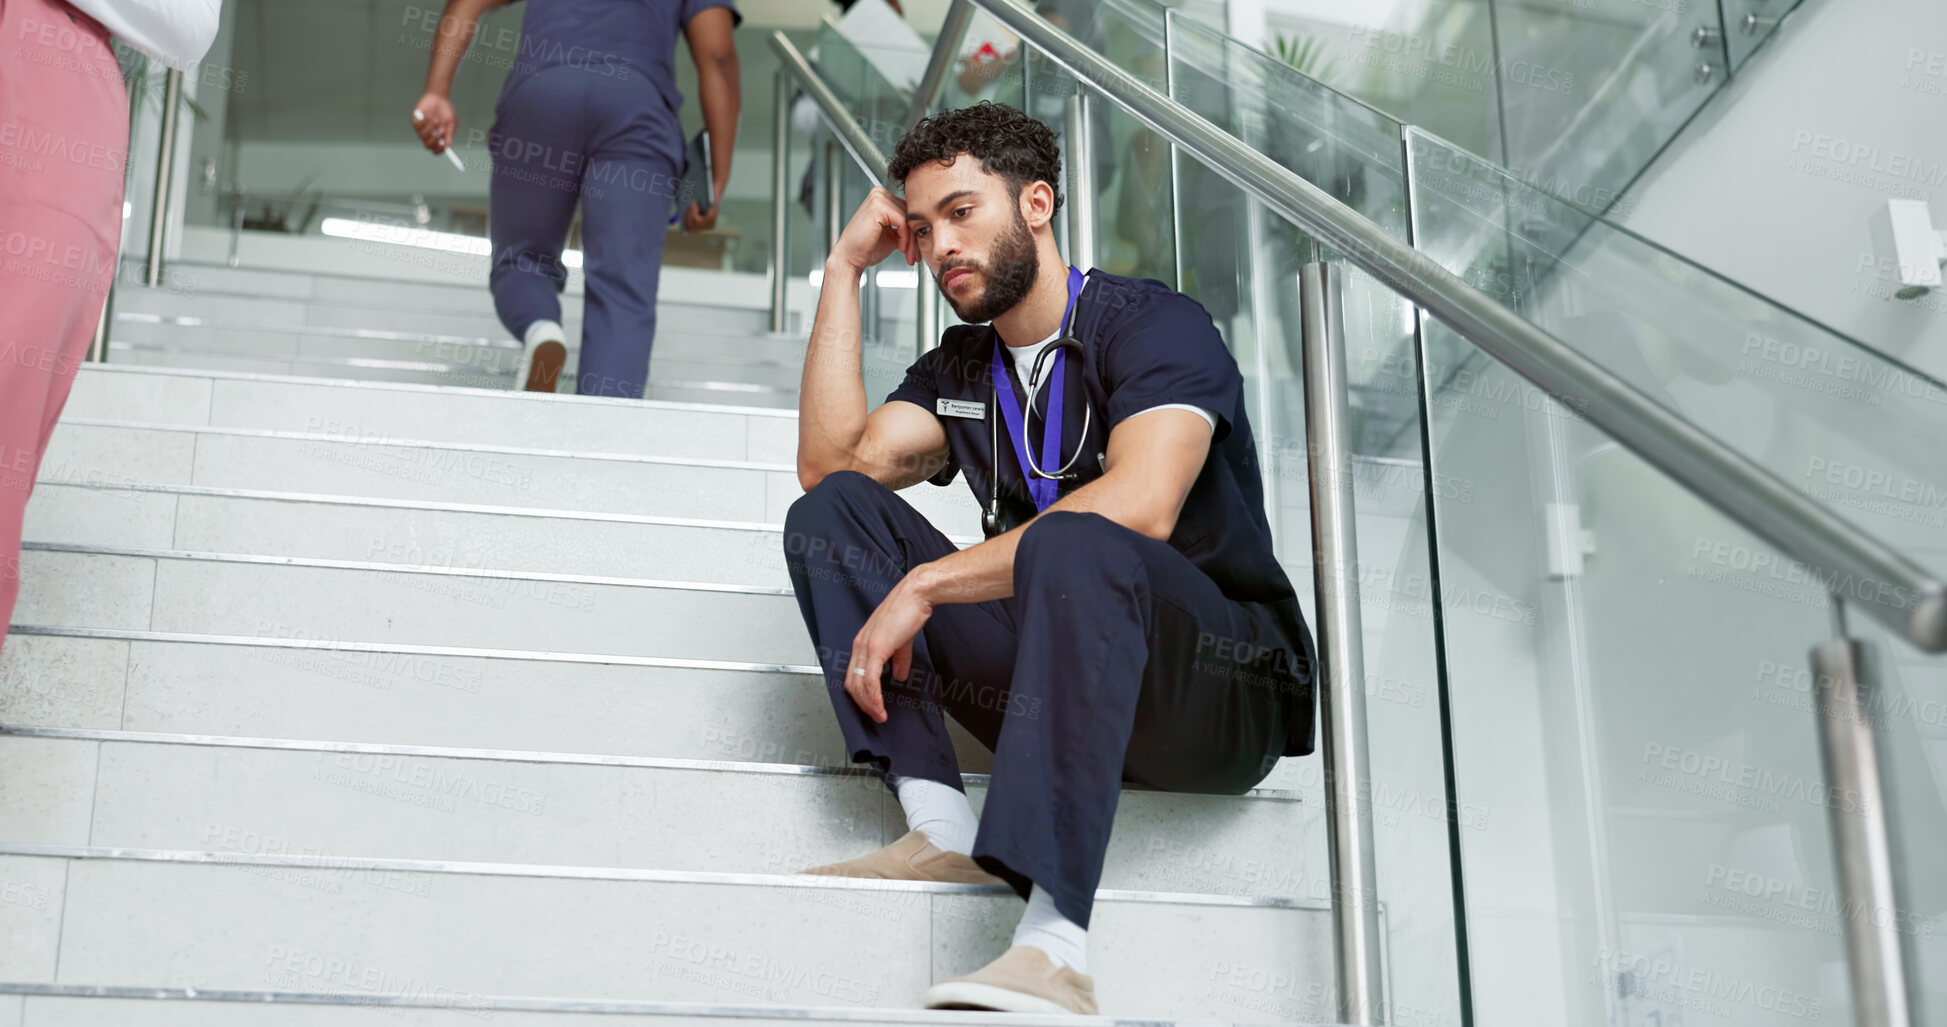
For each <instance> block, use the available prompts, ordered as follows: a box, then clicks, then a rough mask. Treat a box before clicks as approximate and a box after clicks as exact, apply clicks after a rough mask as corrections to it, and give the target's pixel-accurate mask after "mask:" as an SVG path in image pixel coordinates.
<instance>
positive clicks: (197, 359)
mask: <svg viewBox="0 0 1947 1027" xmlns="http://www.w3.org/2000/svg"><path fill="white" fill-rule="evenodd" d="M109 350H110V354H111V359H113V360H114V361H115V362H116V363H117V364H121V365H125V366H134V367H145V368H175V369H181V370H187V371H219V372H226V373H231V374H251V375H279V376H300V377H314V378H327V379H330V378H341V379H345V380H347V381H359V382H386V383H392V384H399V385H429V386H437V387H440V388H453V389H484V390H502V391H511V390H512V389H513V383H514V379H513V377H512V375H510V374H506V373H499V372H494V371H492V370H491V369H480V368H475V367H469V366H466V365H453V364H446V363H441V362H423V361H397V360H385V359H378V358H355V357H337V356H307V355H303V354H289V355H271V356H252V355H242V354H235V353H230V352H224V351H218V350H208V349H204V348H202V347H198V346H174V345H169V346H161V345H158V344H146V343H145V344H131V343H129V342H127V341H126V340H121V341H116V342H114V343H112V344H111V345H110V346H109ZM575 370H576V367H575V362H574V361H573V360H572V359H571V360H570V361H569V362H568V364H567V365H566V366H565V367H564V368H563V373H564V374H565V375H566V376H567V378H568V379H570V380H571V379H572V378H573V375H574V372H575ZM896 384H897V380H896V379H892V380H889V381H885V382H879V383H875V384H874V390H875V391H879V392H884V391H888V390H889V389H890V388H891V387H892V386H894V385H896ZM881 386H883V388H881ZM569 388H570V390H572V385H571V386H569ZM643 396H644V398H646V399H650V400H658V401H662V402H675V403H734V404H737V405H740V406H748V407H756V408H759V409H778V410H784V409H791V408H795V407H796V406H797V396H796V391H795V389H793V390H783V389H779V388H777V387H774V386H770V385H757V384H751V383H748V382H739V381H716V380H711V379H708V378H703V379H694V380H691V379H676V378H654V379H652V380H651V381H650V382H648V384H647V385H646V386H645V388H644V390H643Z"/></svg>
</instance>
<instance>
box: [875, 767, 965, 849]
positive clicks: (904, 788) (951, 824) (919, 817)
mask: <svg viewBox="0 0 1947 1027" xmlns="http://www.w3.org/2000/svg"><path fill="white" fill-rule="evenodd" d="M892 787H893V792H894V793H895V794H897V795H898V796H899V808H900V809H902V810H905V811H906V827H907V828H908V829H909V830H913V831H922V832H924V833H925V834H926V837H927V838H929V839H931V840H932V842H933V844H934V845H937V846H939V847H940V848H942V849H945V850H946V851H948V852H957V853H959V854H960V855H962V856H965V855H967V854H969V853H971V852H973V843H974V833H975V832H976V831H978V830H980V821H978V820H976V819H974V811H973V806H972V805H971V804H969V803H968V802H967V794H966V793H965V792H962V791H961V790H959V789H958V788H954V787H952V786H950V785H943V784H941V783H940V782H938V781H928V780H927V779H925V778H923V777H899V776H898V775H894V777H893V786H892Z"/></svg>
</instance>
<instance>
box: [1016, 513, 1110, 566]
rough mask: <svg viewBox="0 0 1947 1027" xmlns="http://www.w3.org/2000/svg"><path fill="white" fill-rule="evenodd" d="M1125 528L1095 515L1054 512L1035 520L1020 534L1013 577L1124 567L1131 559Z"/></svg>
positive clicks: (1099, 515)
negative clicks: (1089, 568)
mask: <svg viewBox="0 0 1947 1027" xmlns="http://www.w3.org/2000/svg"><path fill="white" fill-rule="evenodd" d="M1130 534H1131V532H1130V530H1129V529H1128V528H1125V527H1123V526H1122V525H1120V524H1117V523H1116V522H1114V521H1112V520H1110V519H1108V518H1107V517H1104V516H1102V515H1101V514H1097V513H1077V512H1075V511H1071V510H1056V511H1053V512H1050V513H1045V514H1042V515H1041V516H1040V517H1037V518H1035V520H1034V522H1033V523H1032V524H1029V525H1028V526H1027V528H1026V529H1024V530H1023V531H1022V532H1021V544H1020V546H1019V547H1018V548H1016V550H1015V553H1014V576H1015V579H1016V580H1017V581H1018V580H1022V579H1024V578H1027V577H1033V576H1035V575H1039V574H1046V573H1049V572H1051V571H1055V570H1057V569H1060V570H1062V571H1072V570H1074V569H1075V568H1077V567H1078V566H1104V565H1109V564H1117V565H1126V564H1128V563H1129V562H1130V561H1131V560H1132V559H1133V558H1134V556H1133V553H1132V552H1131V550H1130V548H1129V536H1130Z"/></svg>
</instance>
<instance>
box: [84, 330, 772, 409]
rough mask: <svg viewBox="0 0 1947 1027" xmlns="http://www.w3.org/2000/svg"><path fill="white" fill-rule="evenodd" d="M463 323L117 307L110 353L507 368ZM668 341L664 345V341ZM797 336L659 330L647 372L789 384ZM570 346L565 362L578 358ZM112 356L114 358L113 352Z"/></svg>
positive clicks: (497, 349)
mask: <svg viewBox="0 0 1947 1027" xmlns="http://www.w3.org/2000/svg"><path fill="white" fill-rule="evenodd" d="M466 328H467V326H466V325H464V324H459V325H452V324H444V325H442V324H437V323H434V324H432V325H431V327H430V329H429V330H428V331H419V330H417V329H408V328H403V327H400V326H396V325H391V324H386V323H375V324H373V325H371V326H370V327H361V328H329V327H328V328H320V327H313V326H280V325H275V324H269V325H245V324H237V323H232V322H223V321H210V322H208V323H183V322H180V321H174V320H171V321H154V320H145V319H141V316H140V315H135V314H122V315H117V320H116V322H115V328H114V333H113V334H112V335H111V336H110V349H111V351H112V352H113V353H115V354H124V353H130V354H132V353H136V352H140V351H150V352H153V351H156V350H168V349H171V348H173V349H177V350H180V351H182V352H185V353H187V352H192V351H193V352H198V353H207V354H218V355H224V356H240V357H257V358H268V359H287V360H296V359H299V358H304V359H310V360H315V361H333V360H336V361H387V362H393V363H396V364H398V365H399V366H403V367H411V366H416V365H438V366H440V367H444V368H449V369H451V370H453V371H455V372H458V373H463V374H464V373H471V374H478V375H482V376H512V375H513V374H514V371H515V369H516V368H518V367H519V366H520V362H521V348H520V347H519V346H515V345H513V344H512V342H511V340H508V341H506V342H505V343H504V344H503V343H502V341H501V340H499V339H497V338H495V337H479V336H461V335H458V334H455V332H456V330H457V331H465V330H466ZM665 344H666V345H665ZM802 348H803V343H801V342H799V341H796V340H791V339H776V340H766V339H761V338H752V337H749V336H735V335H723V336H708V335H701V334H693V333H692V334H680V333H670V336H669V338H667V339H665V338H663V335H662V333H658V335H657V339H656V344H655V347H654V349H653V351H652V355H651V357H650V363H649V377H650V380H652V381H658V382H683V381H724V382H746V383H751V384H755V385H763V386H767V387H770V388H774V389H787V390H791V391H795V390H796V388H797V386H798V382H799V378H800V375H801V374H802V371H803V352H802ZM579 356H580V347H579V345H576V346H571V347H569V358H568V366H567V369H566V371H567V372H572V371H573V369H574V368H575V367H576V366H577V365H578V363H579V359H578V358H579ZM111 359H112V358H111Z"/></svg>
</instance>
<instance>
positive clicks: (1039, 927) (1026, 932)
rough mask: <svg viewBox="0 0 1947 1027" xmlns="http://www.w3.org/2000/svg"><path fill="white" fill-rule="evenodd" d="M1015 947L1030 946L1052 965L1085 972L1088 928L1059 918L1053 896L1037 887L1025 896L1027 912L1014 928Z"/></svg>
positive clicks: (1064, 918) (1062, 917) (1059, 912)
mask: <svg viewBox="0 0 1947 1027" xmlns="http://www.w3.org/2000/svg"><path fill="white" fill-rule="evenodd" d="M1013 944H1015V945H1032V946H1034V947H1035V948H1038V949H1040V950H1041V951H1043V952H1046V953H1047V954H1048V958H1049V959H1051V960H1053V961H1054V964H1055V965H1056V966H1065V967H1067V968H1069V969H1070V970H1073V971H1075V972H1076V973H1078V974H1085V973H1088V928H1086V927H1083V926H1082V925H1081V924H1078V923H1076V922H1075V921H1073V920H1070V919H1068V918H1067V917H1065V916H1062V915H1061V911H1060V910H1057V909H1056V908H1055V900H1054V897H1053V896H1051V895H1049V894H1048V893H1047V892H1046V891H1043V890H1042V888H1041V886H1040V885H1038V884H1037V885H1035V886H1034V890H1033V891H1031V892H1029V893H1028V911H1027V912H1026V913H1023V914H1021V923H1020V924H1019V925H1018V926H1016V927H1015V928H1014V941H1013Z"/></svg>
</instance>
